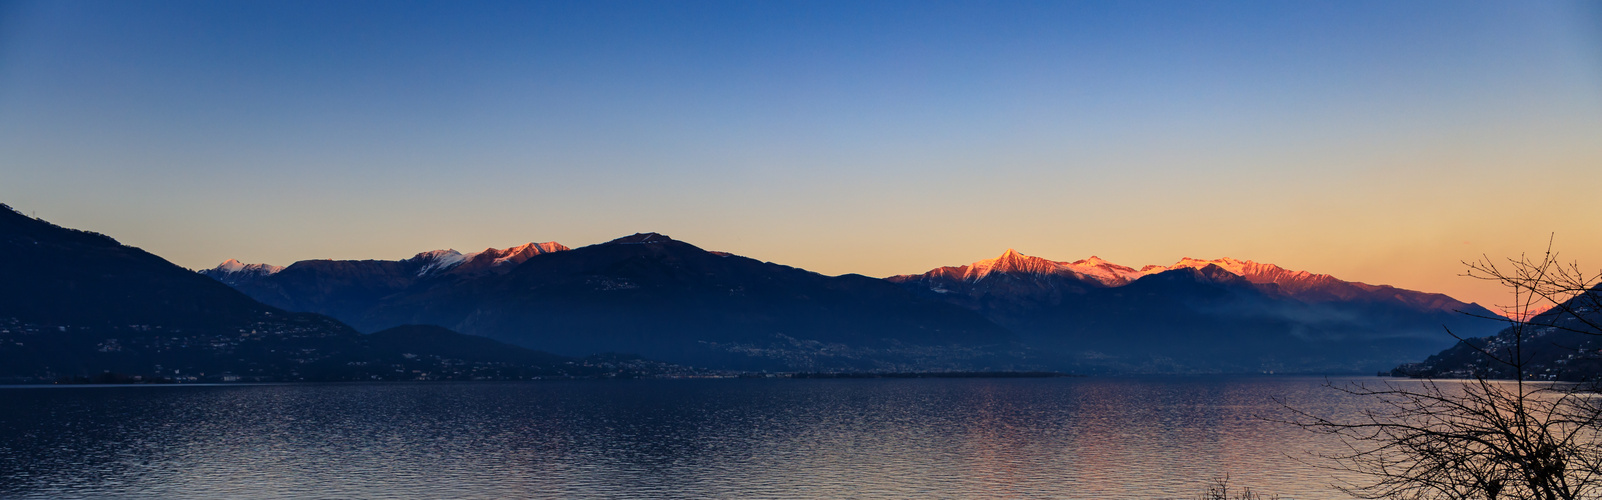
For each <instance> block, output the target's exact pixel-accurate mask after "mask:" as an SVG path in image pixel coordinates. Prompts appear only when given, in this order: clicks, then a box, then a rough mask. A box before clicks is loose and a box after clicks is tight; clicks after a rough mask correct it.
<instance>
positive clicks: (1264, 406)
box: [0, 378, 1361, 499]
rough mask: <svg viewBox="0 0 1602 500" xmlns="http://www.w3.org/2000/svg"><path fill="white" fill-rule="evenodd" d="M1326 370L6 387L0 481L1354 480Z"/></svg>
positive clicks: (976, 492) (619, 488)
mask: <svg viewBox="0 0 1602 500" xmlns="http://www.w3.org/2000/svg"><path fill="white" fill-rule="evenodd" d="M1323 382H1324V380H1323V379H1284V378H1233V379H1231V378H1131V379H1120V378H1091V379H925V380H917V379H910V380H909V379H889V380H787V379H778V380H644V381H579V382H528V383H463V384H448V383H437V384H388V385H376V384H375V385H282V386H215V387H192V386H190V387H173V386H163V387H148V386H146V387H105V388H85V387H77V388H0V497H6V498H11V497H23V498H27V497H39V498H71V497H107V496H114V497H148V498H222V497H233V498H238V497H259V498H280V497H283V498H301V497H361V498H385V497H389V498H504V497H649V498H709V497H712V498H752V497H761V498H875V497H887V498H907V497H942V498H952V497H956V498H962V497H976V498H1147V499H1149V498H1159V497H1188V496H1191V495H1194V494H1196V493H1198V492H1199V491H1200V490H1201V488H1202V487H1203V486H1204V485H1205V483H1206V482H1207V481H1208V480H1209V479H1210V478H1212V477H1214V476H1217V475H1220V474H1223V473H1229V474H1230V477H1231V482H1232V483H1235V484H1242V485H1253V486H1254V488H1257V489H1262V490H1267V491H1272V492H1276V493H1279V494H1281V495H1285V496H1288V497H1293V498H1298V499H1312V498H1342V496H1341V495H1339V494H1337V493H1336V492H1334V491H1333V490H1331V489H1329V487H1328V486H1327V485H1328V484H1330V483H1331V482H1333V480H1334V478H1333V477H1331V476H1330V474H1329V473H1328V472H1326V471H1322V470H1318V469H1314V468H1311V467H1309V466H1307V465H1304V464H1301V463H1298V462H1296V461H1295V460H1293V459H1291V458H1287V455H1291V456H1299V455H1302V454H1303V453H1304V452H1305V451H1306V450H1310V449H1318V448H1321V447H1328V446H1331V445H1333V444H1335V443H1332V442H1329V441H1322V440H1321V438H1318V437H1315V436H1312V435H1309V434H1307V433H1305V432H1303V431H1300V430H1298V429H1295V428H1288V427H1286V426H1283V425H1280V424H1274V423H1271V422H1267V421H1264V420H1262V419H1259V418H1257V416H1270V417H1271V416H1274V415H1278V414H1280V413H1281V411H1280V409H1279V406H1278V404H1277V403H1275V402H1274V401H1273V400H1272V398H1273V397H1281V398H1287V399H1289V400H1290V402H1291V404H1293V405H1295V406H1297V407H1300V408H1307V409H1311V410H1313V411H1317V412H1322V413H1326V414H1334V413H1336V412H1341V413H1346V412H1350V411H1354V410H1356V409H1357V408H1354V407H1353V405H1356V404H1361V401H1355V400H1351V399H1343V398H1342V397H1341V396H1340V395H1338V394H1336V393H1335V392H1334V391H1331V390H1328V389H1325V388H1322V387H1321V386H1320V384H1322V383H1323Z"/></svg>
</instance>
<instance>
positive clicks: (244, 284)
mask: <svg viewBox="0 0 1602 500" xmlns="http://www.w3.org/2000/svg"><path fill="white" fill-rule="evenodd" d="M567 249H568V248H567V247H565V246H562V245H561V244H559V243H556V242H554V241H550V242H545V243H528V244H524V245H520V246H516V247H512V248H506V249H495V248H487V249H484V250H483V251H481V252H473V253H469V254H462V253H461V252H458V251H456V250H432V251H428V252H422V253H419V254H417V255H415V256H412V258H409V259H405V260H303V261H300V262H296V263H294V264H292V265H290V266H289V267H278V266H270V265H267V264H248V265H247V264H240V263H239V262H238V261H235V260H232V259H230V260H228V261H226V262H223V263H222V264H221V265H219V266H217V267H215V268H212V269H207V270H203V271H200V274H203V275H206V276H210V277H212V278H215V279H217V280H218V281H221V282H223V283H226V284H228V285H229V286H232V287H234V288H235V289H238V290H239V291H242V292H244V293H245V294H247V295H250V296H251V297H253V298H255V299H256V300H259V301H261V302H263V303H266V304H268V305H271V306H274V307H280V308H284V309H288V310H291V311H303V312H314V313H318V314H327V315H330V316H334V317H337V318H356V317H360V315H361V314H363V313H364V312H365V311H366V310H367V308H369V307H371V306H372V305H373V304H375V303H377V302H378V301H379V300H380V299H383V298H384V297H387V296H389V295H392V294H395V293H399V292H401V291H403V290H406V289H408V288H410V287H413V286H415V285H418V284H419V283H424V282H431V281H439V280H445V281H450V280H457V279H466V278H473V277H477V276H481V275H489V274H499V273H505V272H507V271H510V270H511V269H512V268H513V267H516V266H517V265H518V264H521V263H523V261H525V260H528V259H529V258H530V257H533V256H535V255H542V254H547V253H551V252H560V251H564V250H567ZM357 326H358V327H359V328H362V329H364V330H376V329H379V328H383V327H387V326H393V325H392V324H386V325H382V326H378V327H374V326H373V325H365V324H364V325H357Z"/></svg>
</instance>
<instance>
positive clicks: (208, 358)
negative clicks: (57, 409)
mask: <svg viewBox="0 0 1602 500" xmlns="http://www.w3.org/2000/svg"><path fill="white" fill-rule="evenodd" d="M235 264H237V263H235ZM225 267H226V268H232V269H231V271H232V273H233V274H232V275H234V276H238V275H240V274H241V273H247V272H255V273H257V274H262V273H265V272H266V270H268V269H270V268H266V267H257V268H250V267H249V266H243V265H237V266H234V265H230V266H225ZM252 269H254V270H252ZM282 272H287V270H285V271H280V273H282ZM273 274H276V273H273ZM273 274H269V275H273ZM614 358H616V357H613V358H607V359H592V360H585V359H575V358H564V357H557V356H554V355H551V354H546V353H538V352H534V351H530V350H527V349H523V348H519V347H514V346H509V345H505V344H501V343H499V342H494V341H491V340H488V339H484V338H479V337H468V336H464V335H460V334H456V333H451V332H448V331H445V330H443V329H438V328H437V327H413V328H411V329H408V330H400V331H391V332H386V333H384V334H383V335H375V336H366V335H362V334H360V333H358V332H356V331H355V330H353V329H351V328H350V327H348V326H345V325H344V324H342V323H340V322H339V321H337V320H334V319H332V318H329V317H326V316H321V315H317V314H308V313H291V312H287V311H284V310H282V309H279V308H275V307H271V306H268V305H265V304H262V303H260V302H257V301H255V300H253V299H251V298H250V297H248V296H246V295H245V294H242V293H240V292H238V291H236V290H234V289H232V288H230V287H228V286H227V285H224V284H223V283H221V282H219V281H217V280H214V279H211V278H208V277H205V276H201V275H198V274H196V273H193V272H190V271H187V270H185V269H183V268H180V267H178V266H175V265H173V264H171V263H169V262H167V261H166V260H163V259H161V258H160V257H157V256H155V255H151V254H149V253H147V252H145V251H143V250H140V249H138V248H134V247H130V246H125V245H122V244H120V243H118V242H117V241H116V240H114V239H112V238H110V237H107V236H104V235H100V234H96V233H91V232H86V231H77V230H73V229H67V228H62V227H59V226H56V225H54V224H50V223H48V222H45V221H42V220H38V219H34V218H31V217H27V216H24V215H22V214H20V213H17V212H16V211H14V210H12V209H11V208H10V207H8V206H4V205H0V378H3V379H7V380H41V379H42V380H49V379H54V378H58V377H59V378H74V377H80V378H84V379H87V380H98V379H99V378H100V377H101V375H103V374H105V373H107V372H116V373H119V374H122V375H119V376H118V377H122V378H118V380H132V379H133V378H134V377H138V378H140V379H141V380H162V379H168V380H173V379H179V380H182V379H188V380H373V379H383V380H388V379H397V378H400V379H420V378H421V379H441V378H445V379H457V378H528V377H540V376H615V375H619V374H624V375H629V374H637V373H641V370H659V369H665V368H664V367H666V365H662V364H660V363H656V364H653V363H651V362H645V361H643V360H624V359H623V358H616V359H614ZM91 377H92V378H91Z"/></svg>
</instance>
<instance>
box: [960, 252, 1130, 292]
mask: <svg viewBox="0 0 1602 500" xmlns="http://www.w3.org/2000/svg"><path fill="white" fill-rule="evenodd" d="M958 269H960V272H961V276H962V279H964V280H968V281H978V280H982V279H985V278H986V277H988V276H990V275H991V274H994V273H1007V274H1037V275H1045V274H1070V275H1074V276H1077V277H1079V278H1082V279H1090V280H1094V281H1096V282H1099V283H1101V284H1103V285H1106V286H1118V285H1122V284H1125V283H1128V282H1130V281H1132V280H1134V279H1135V278H1139V277H1140V276H1141V273H1140V271H1136V270H1134V269H1131V268H1128V267H1124V266H1120V265H1117V264H1113V263H1111V262H1107V261H1105V260H1102V259H1101V258H1100V257H1096V256H1091V257H1090V258H1088V259H1082V260H1078V261H1075V262H1059V261H1054V260H1047V259H1042V258H1040V257H1031V256H1028V255H1024V254H1022V253H1019V252H1018V251H1017V250H1013V249H1011V248H1008V249H1007V251H1005V252H1002V253H1001V256H999V257H996V258H994V259H985V260H981V261H978V262H975V263H973V264H969V265H967V266H963V267H961V268H958Z"/></svg>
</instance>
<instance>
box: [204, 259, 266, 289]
mask: <svg viewBox="0 0 1602 500" xmlns="http://www.w3.org/2000/svg"><path fill="white" fill-rule="evenodd" d="M282 270H284V266H274V265H271V264H245V263H242V262H239V261H237V260H234V259H228V260H226V261H223V263H222V264H218V265H217V267H215V268H212V269H206V270H203V271H200V274H204V275H206V276H210V277H212V278H215V279H216V280H217V281H221V282H223V283H226V284H228V285H229V286H234V285H238V284H240V283H250V282H253V281H257V280H260V279H262V278H265V277H267V276H271V275H273V274H276V273H278V272H279V271H282Z"/></svg>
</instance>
